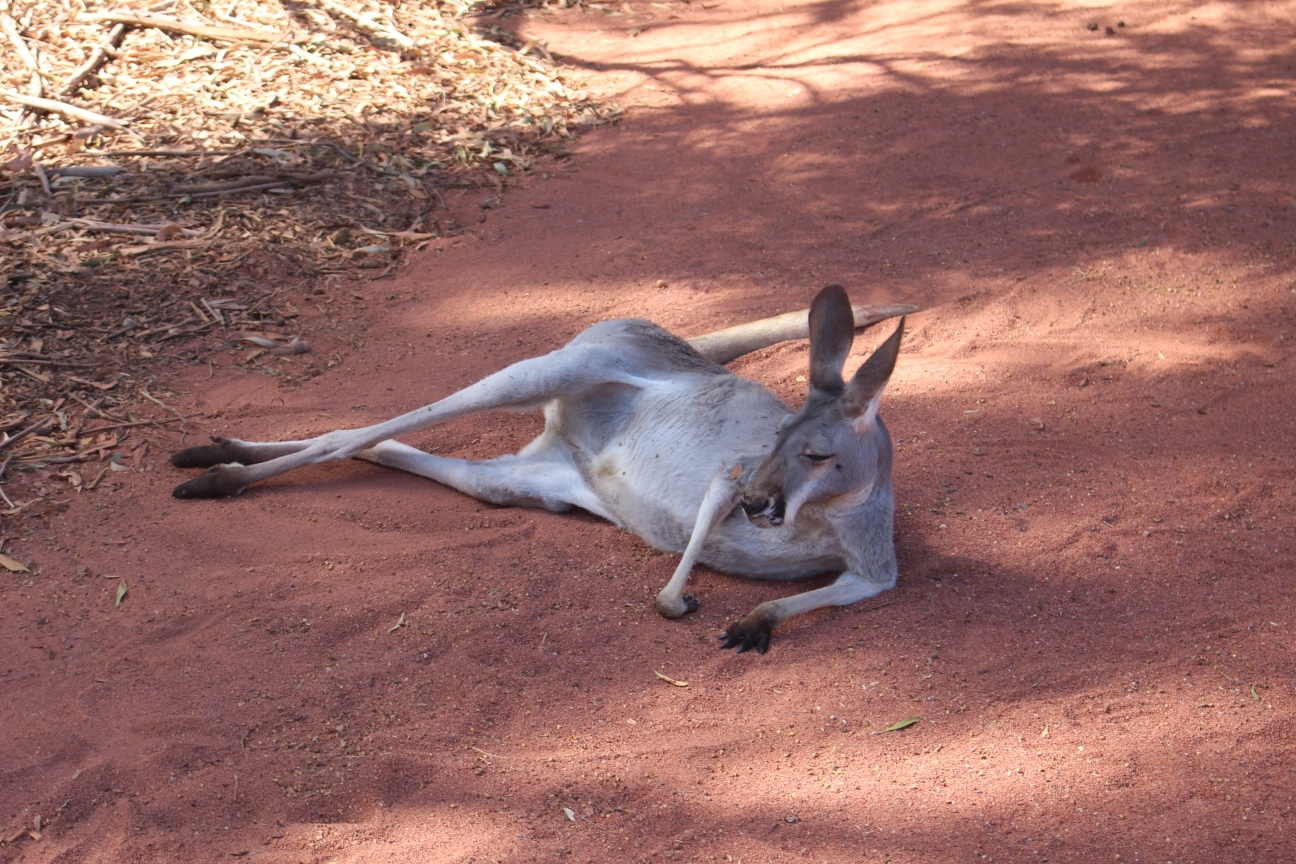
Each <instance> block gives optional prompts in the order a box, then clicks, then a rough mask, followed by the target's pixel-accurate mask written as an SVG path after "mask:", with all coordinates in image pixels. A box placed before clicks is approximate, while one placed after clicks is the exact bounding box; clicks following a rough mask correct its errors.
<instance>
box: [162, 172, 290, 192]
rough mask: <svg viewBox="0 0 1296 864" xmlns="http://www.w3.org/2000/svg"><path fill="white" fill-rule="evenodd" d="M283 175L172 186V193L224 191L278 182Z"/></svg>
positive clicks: (251, 176)
mask: <svg viewBox="0 0 1296 864" xmlns="http://www.w3.org/2000/svg"><path fill="white" fill-rule="evenodd" d="M283 179H284V178H283V177H271V176H269V175H268V174H252V175H249V176H247V177H240V178H239V179H237V180H226V181H225V182H224V183H200V184H197V185H194V186H172V187H171V189H170V192H171V194H172V195H194V194H199V193H202V192H225V191H228V190H230V189H241V188H242V187H244V186H256V185H258V184H261V183H278V182H280V181H281V180H283Z"/></svg>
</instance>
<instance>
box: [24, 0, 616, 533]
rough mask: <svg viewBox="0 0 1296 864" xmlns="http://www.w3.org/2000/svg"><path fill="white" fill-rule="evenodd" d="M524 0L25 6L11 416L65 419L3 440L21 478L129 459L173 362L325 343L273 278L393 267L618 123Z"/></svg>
mask: <svg viewBox="0 0 1296 864" xmlns="http://www.w3.org/2000/svg"><path fill="white" fill-rule="evenodd" d="M560 2H569V0H560ZM0 8H5V4H3V3H0ZM519 9H520V7H510V8H509V9H502V8H500V7H493V8H485V9H482V8H477V10H476V11H474V7H473V6H470V5H456V4H455V3H454V2H451V0H447V2H444V3H438V2H433V0H415V2H407V3H403V4H400V5H399V6H389V5H386V4H379V3H373V2H367V0H364V2H362V0H345V2H343V0H300V2H288V0H284V2H282V3H279V2H272V0H219V2H210V3H208V2H199V0H192V2H186V0H180V2H163V3H155V4H153V5H152V6H144V5H140V4H136V5H130V4H121V5H118V4H110V3H97V2H85V3H79V2H69V0H26V2H15V3H13V4H12V5H8V7H7V10H6V11H5V12H4V13H3V14H0V24H2V25H4V26H3V31H4V32H3V33H2V34H0V77H3V82H0V88H2V89H3V91H4V92H0V202H3V204H2V205H0V219H2V220H3V222H2V223H0V276H3V280H4V286H3V288H2V289H0V369H2V370H3V371H0V432H5V433H7V434H9V435H12V434H15V433H16V432H18V431H19V430H22V429H26V428H29V427H31V425H32V424H33V423H36V422H44V423H45V424H46V425H45V426H44V427H42V428H41V430H39V431H40V434H31V435H28V436H27V437H26V439H24V441H23V442H22V443H21V446H19V443H20V442H17V441H13V442H10V443H6V442H5V441H4V440H3V439H0V457H3V456H12V454H13V453H14V452H15V451H21V452H20V453H18V455H17V456H16V457H14V458H13V463H12V464H11V465H10V470H12V467H13V465H22V464H30V465H33V466H42V465H43V466H45V468H44V470H45V471H49V470H50V469H49V465H50V464H59V463H58V462H57V461H54V460H58V459H64V460H67V461H68V462H70V463H72V462H77V461H85V460H88V459H96V458H98V459H103V458H107V454H110V453H111V452H113V447H115V446H118V445H119V444H120V441H118V438H119V436H120V435H121V434H123V433H122V432H121V431H119V430H121V429H126V430H127V431H129V429H130V428H133V427H120V426H119V427H117V429H114V430H104V428H103V427H105V426H106V425H110V424H113V423H118V424H119V423H129V422H132V421H133V420H134V416H135V415H134V414H130V415H129V416H126V415H125V414H123V413H121V412H122V411H123V410H125V409H127V408H130V409H131V410H134V408H135V407H136V406H147V407H151V408H152V410H153V414H154V415H156V416H158V417H160V418H163V419H165V418H166V417H168V416H169V415H167V414H166V413H165V412H164V411H162V410H161V407H160V403H159V405H152V404H151V403H147V401H146V400H145V401H142V400H144V396H145V395H151V394H148V393H147V388H146V387H144V388H141V380H142V379H144V377H145V376H146V375H147V372H148V366H149V365H150V364H151V363H154V362H156V361H157V359H158V358H161V357H177V356H179V357H183V358H185V359H189V360H192V359H195V358H196V357H198V356H199V355H200V354H201V353H202V352H203V351H204V350H211V349H212V348H214V347H217V346H220V345H226V344H229V343H230V342H231V341H233V340H246V342H247V343H248V344H251V345H255V346H260V347H261V348H262V349H264V350H265V352H266V357H267V358H269V357H283V356H291V355H293V354H296V353H300V352H304V351H306V350H308V348H307V346H306V345H305V343H304V342H302V341H300V338H299V337H300V335H301V334H300V330H299V328H297V327H296V325H295V323H294V322H295V321H296V319H297V317H298V310H297V309H296V307H294V306H293V305H292V303H291V302H289V301H288V300H287V299H285V297H284V296H281V295H280V294H279V293H278V292H272V291H266V290H264V289H262V288H258V287H257V286H263V285H265V284H285V282H286V281H294V282H295V283H296V284H299V285H307V286H308V285H309V284H310V283H311V281H312V280H313V279H316V278H318V277H319V276H320V275H321V274H342V275H343V276H346V275H358V274H359V273H360V272H361V271H371V272H370V273H369V274H367V275H375V274H381V273H383V272H385V271H386V270H387V269H390V267H391V266H393V264H394V263H395V261H396V259H397V257H398V256H399V254H400V251H401V249H402V248H403V247H406V246H408V245H411V244H415V245H417V244H419V243H422V242H427V241H429V240H431V239H433V238H436V237H441V236H445V235H447V234H452V233H455V232H457V231H459V230H461V228H460V226H458V225H456V224H454V223H453V222H452V221H447V219H446V217H445V216H444V215H442V213H441V211H443V210H444V198H443V196H442V190H444V189H445V188H447V187H449V186H464V185H467V186H478V185H483V186H487V187H488V188H489V187H494V188H498V189H500V190H502V189H503V188H505V187H506V185H507V184H508V183H509V182H510V180H511V178H514V177H516V176H517V175H518V174H519V173H521V172H525V171H526V170H528V168H529V167H530V166H531V165H532V163H533V161H534V160H536V159H538V158H544V157H554V156H558V157H561V156H562V155H563V154H565V152H566V142H567V141H568V140H569V139H570V138H571V137H572V136H573V135H574V134H576V133H577V132H578V131H579V130H580V129H582V128H586V127H589V126H592V125H597V124H601V123H605V122H608V120H609V119H610V118H612V117H613V116H615V113H616V111H615V109H609V108H606V107H601V106H598V105H595V104H593V103H592V102H591V101H590V100H589V98H588V96H587V95H586V94H585V93H584V92H583V91H582V90H580V89H579V86H578V84H577V83H576V82H574V81H573V80H572V79H571V78H569V76H568V74H567V73H566V72H565V71H564V70H562V69H561V68H559V67H558V66H556V64H555V63H554V62H553V60H552V58H551V57H550V56H549V55H548V54H547V52H546V51H545V50H544V46H543V45H529V44H527V45H524V44H520V43H519V42H518V40H517V39H516V37H514V36H513V35H512V34H511V33H510V32H509V31H508V30H507V29H504V28H501V27H500V26H499V23H500V22H499V21H498V18H499V17H500V16H502V15H506V14H509V13H510V12H517V11H519ZM123 13H125V15H124V17H123ZM114 16H115V17H114ZM132 16H133V17H132ZM195 30H196V31H198V33H195V32H192V31H195ZM186 31H190V32H186ZM199 33H202V34H206V35H198V34H199ZM101 45H102V46H104V48H103V50H102V51H96V47H97V46H101ZM99 57H102V63H101V64H97V63H96V60H97V59H98V58H99ZM30 97H39V98H43V99H48V100H55V101H56V103H57V104H54V105H50V104H48V103H33V102H32V101H31V98H30ZM30 105H37V106H40V107H37V108H33V107H29V106H30ZM42 109H52V110H42ZM254 350H255V349H254ZM141 390H142V392H143V395H141ZM91 406H92V407H91ZM45 418H51V419H48V420H46V419H45ZM172 419H174V418H172ZM96 430H99V431H96ZM106 442H114V443H112V444H107V443H106ZM72 473H73V474H75V473H76V472H72ZM2 476H3V475H0V477H2ZM66 479H67V480H68V482H69V483H71V484H72V485H74V486H80V485H81V484H82V483H84V484H86V485H88V484H89V483H90V478H89V477H83V476H79V475H78V476H76V477H75V478H66ZM74 480H75V481H79V482H74ZM14 509H15V508H14V507H12V506H11V507H10V510H14Z"/></svg>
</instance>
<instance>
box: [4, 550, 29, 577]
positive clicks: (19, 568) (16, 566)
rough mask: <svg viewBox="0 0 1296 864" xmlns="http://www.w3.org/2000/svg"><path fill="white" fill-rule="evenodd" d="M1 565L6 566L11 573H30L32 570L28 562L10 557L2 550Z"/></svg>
mask: <svg viewBox="0 0 1296 864" xmlns="http://www.w3.org/2000/svg"><path fill="white" fill-rule="evenodd" d="M0 567H3V568H5V569H6V570H8V571H9V572H10V573H30V572H31V570H30V569H29V568H28V567H27V565H26V564H24V563H22V562H21V561H19V560H18V559H16V558H10V557H9V556H8V555H6V554H4V553H3V552H0Z"/></svg>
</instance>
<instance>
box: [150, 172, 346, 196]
mask: <svg viewBox="0 0 1296 864" xmlns="http://www.w3.org/2000/svg"><path fill="white" fill-rule="evenodd" d="M332 177H333V172H332V171H319V172H317V173H315V174H308V175H306V176H305V177H285V178H283V179H282V180H275V181H273V182H270V183H259V184H257V185H255V186H239V187H236V188H234V189H221V190H219V191H215V192H197V193H190V194H189V195H188V196H187V197H189V198H211V197H213V196H215V195H233V194H234V193H236V192H258V191H260V190H262V189H278V188H280V187H282V186H298V185H301V186H305V185H307V184H309V183H323V182H324V181H325V180H329V179H332ZM167 197H170V198H183V197H186V196H184V195H177V194H172V195H169V196H167Z"/></svg>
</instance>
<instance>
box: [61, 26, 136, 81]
mask: <svg viewBox="0 0 1296 864" xmlns="http://www.w3.org/2000/svg"><path fill="white" fill-rule="evenodd" d="M125 33H126V25H125V24H118V25H116V26H114V27H113V28H112V30H109V31H108V38H107V39H105V40H104V41H102V42H100V43H99V44H98V45H96V46H95V47H94V50H93V51H91V52H90V56H89V57H88V58H87V59H86V61H85V62H84V63H82V64H81V67H80V68H79V69H77V70H76V71H75V72H73V73H72V77H71V78H69V79H68V80H67V83H66V84H64V85H63V86H62V87H61V88H59V95H60V96H70V95H72V94H73V93H75V92H76V91H77V89H78V88H80V86H81V85H82V84H84V83H85V80H86V79H87V78H89V77H90V76H91V75H93V74H94V73H95V72H97V71H98V70H99V67H100V66H102V65H103V62H104V60H105V59H106V58H107V57H108V52H109V50H111V49H113V48H116V47H117V46H118V45H120V44H121V40H122V36H123V35H124V34H125Z"/></svg>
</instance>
